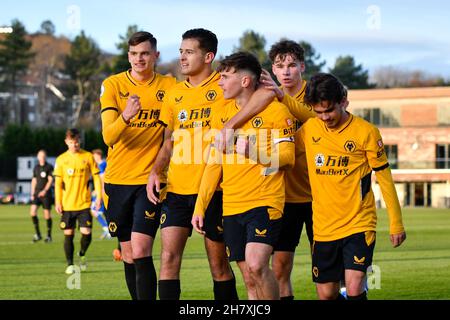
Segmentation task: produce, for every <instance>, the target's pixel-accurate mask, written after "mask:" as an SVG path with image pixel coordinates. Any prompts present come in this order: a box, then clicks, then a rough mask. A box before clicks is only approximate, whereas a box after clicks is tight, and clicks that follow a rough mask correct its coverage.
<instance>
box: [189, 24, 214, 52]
mask: <svg viewBox="0 0 450 320" xmlns="http://www.w3.org/2000/svg"><path fill="white" fill-rule="evenodd" d="M182 39H183V40H186V39H195V40H197V41H198V43H199V47H200V49H202V50H203V52H205V53H207V52H212V53H214V55H216V53H217V43H218V41H217V37H216V35H215V34H214V33H213V32H211V31H209V30H206V29H202V28H198V29H191V30H188V31H186V32H185V33H183V35H182Z"/></svg>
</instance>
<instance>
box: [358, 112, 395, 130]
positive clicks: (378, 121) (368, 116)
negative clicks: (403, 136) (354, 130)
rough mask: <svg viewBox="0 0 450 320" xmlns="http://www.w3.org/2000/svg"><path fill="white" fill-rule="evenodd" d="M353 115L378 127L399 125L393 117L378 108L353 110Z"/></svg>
mask: <svg viewBox="0 0 450 320" xmlns="http://www.w3.org/2000/svg"><path fill="white" fill-rule="evenodd" d="M353 112H354V114H355V115H357V116H360V117H361V118H363V119H364V120H366V121H369V122H370V123H373V124H374V125H376V126H380V127H398V126H399V123H398V121H397V119H395V117H394V116H393V115H392V114H390V113H387V112H385V111H383V110H382V109H380V108H370V109H369V108H362V109H355V110H354V111H353Z"/></svg>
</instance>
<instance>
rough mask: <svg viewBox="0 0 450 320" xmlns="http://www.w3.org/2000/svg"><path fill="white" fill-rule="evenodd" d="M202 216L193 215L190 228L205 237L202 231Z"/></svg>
mask: <svg viewBox="0 0 450 320" xmlns="http://www.w3.org/2000/svg"><path fill="white" fill-rule="evenodd" d="M203 220H204V218H203V216H199V215H193V216H192V219H191V223H192V226H193V227H194V229H195V231H197V232H198V233H200V234H202V235H205V231H203Z"/></svg>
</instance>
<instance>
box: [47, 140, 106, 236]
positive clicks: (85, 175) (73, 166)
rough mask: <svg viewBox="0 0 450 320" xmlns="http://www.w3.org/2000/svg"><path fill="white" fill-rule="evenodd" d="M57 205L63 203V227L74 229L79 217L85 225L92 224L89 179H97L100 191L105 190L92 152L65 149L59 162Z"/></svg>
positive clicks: (56, 179)
mask: <svg viewBox="0 0 450 320" xmlns="http://www.w3.org/2000/svg"><path fill="white" fill-rule="evenodd" d="M54 176H55V205H62V208H63V215H62V217H61V224H60V227H61V229H73V228H74V227H75V225H74V224H75V220H76V219H78V220H79V223H80V226H81V227H89V228H90V227H92V218H91V217H90V214H89V216H87V215H86V214H85V212H86V209H87V212H88V213H89V207H90V203H91V190H90V189H89V179H90V178H91V177H92V179H93V181H94V190H95V192H96V194H101V182H100V177H99V170H98V167H97V164H96V162H95V161H94V157H93V156H92V153H90V152H88V151H85V150H82V149H81V150H80V151H79V152H76V153H72V152H69V151H66V152H64V153H63V154H61V155H60V156H58V157H57V158H56V162H55V171H54Z"/></svg>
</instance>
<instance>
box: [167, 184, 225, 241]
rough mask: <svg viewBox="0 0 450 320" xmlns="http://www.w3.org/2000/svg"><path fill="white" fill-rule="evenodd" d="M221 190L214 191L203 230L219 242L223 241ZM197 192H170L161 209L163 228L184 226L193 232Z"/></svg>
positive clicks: (207, 235)
mask: <svg viewBox="0 0 450 320" xmlns="http://www.w3.org/2000/svg"><path fill="white" fill-rule="evenodd" d="M222 195H223V193H222V192H221V191H216V192H214V195H213V197H212V198H211V201H210V202H209V205H208V208H206V212H205V220H204V223H203V230H204V231H205V236H206V237H207V238H208V239H210V240H212V241H217V242H223V224H222V212H223V209H222ZM196 200H197V195H196V194H189V195H183V194H177V193H173V192H168V193H167V196H166V200H165V201H164V203H163V206H162V209H161V229H162V228H166V227H183V228H188V229H190V235H191V234H192V224H191V220H192V215H193V214H194V209H195V201H196Z"/></svg>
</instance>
